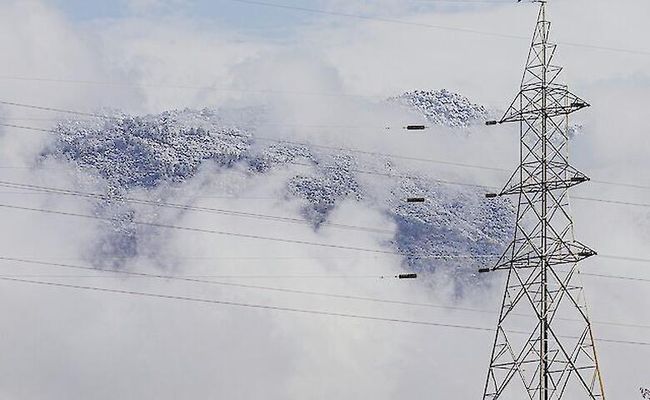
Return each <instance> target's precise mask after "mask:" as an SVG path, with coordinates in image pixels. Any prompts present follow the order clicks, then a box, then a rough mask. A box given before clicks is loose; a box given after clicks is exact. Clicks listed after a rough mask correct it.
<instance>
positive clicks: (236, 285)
mask: <svg viewBox="0 0 650 400" xmlns="http://www.w3.org/2000/svg"><path fill="white" fill-rule="evenodd" d="M0 261H9V262H15V263H23V264H33V265H42V266H48V267H56V268H64V269H73V270H83V271H91V272H104V273H110V274H112V275H114V276H115V275H127V276H130V277H140V278H155V279H160V280H164V281H170V280H173V281H182V282H189V283H201V284H207V285H217V286H226V287H234V288H240V289H257V290H266V291H272V292H284V293H291V294H299V295H308V296H318V297H329V298H337V299H345V300H359V301H365V302H376V303H387V304H397V305H406V306H415V307H428V308H437V309H446V310H458V311H466V312H475V313H484V314H495V312H494V311H490V310H485V309H480V308H474V307H461V306H451V305H441V304H433V303H423V302H414V301H406V300H394V299H381V298H375V297H368V296H357V295H349V294H338V293H327V292H319V291H309V290H302V289H290V288H277V287H269V286H261V285H251V284H242V283H237V282H224V281H214V280H209V279H203V278H205V277H206V276H186V275H168V274H157V273H146V272H137V271H129V270H124V269H111V268H101V267H92V266H84V265H76V264H68V263H58V262H57V263H54V262H47V261H43V260H33V259H26V258H17V257H7V256H0ZM405 275H408V274H398V275H363V276H352V277H350V276H336V277H337V278H344V279H348V278H355V277H363V278H374V279H387V278H395V279H410V278H407V277H405ZM0 276H1V277H12V278H17V277H22V278H37V277H39V276H36V275H26V276H8V275H7V274H0ZM45 277H49V278H78V277H76V276H71V275H58V276H45ZM83 277H88V278H98V277H99V278H106V275H93V276H88V275H85V276H83ZM207 277H208V278H209V277H210V276H207ZM211 277H215V278H224V277H233V278H242V277H246V275H243V276H242V275H213V276H211ZM265 277H269V278H276V279H277V278H282V277H283V276H281V275H280V276H274V275H265ZM308 277H309V275H308ZM323 277H327V276H318V278H323ZM605 277H610V278H611V276H608V275H605ZM623 279H627V278H625V277H624V278H623ZM649 281H650V280H649ZM522 316H523V315H522ZM565 320H567V321H572V320H571V319H566V318H565ZM594 323H596V324H600V325H611V326H620V327H632V328H642V329H650V325H643V324H632V323H621V322H611V321H594Z"/></svg>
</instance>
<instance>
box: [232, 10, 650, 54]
mask: <svg viewBox="0 0 650 400" xmlns="http://www.w3.org/2000/svg"><path fill="white" fill-rule="evenodd" d="M227 1H230V2H234V3H242V4H248V5H254V6H263V7H273V8H278V9H285V10H294V11H301V12H306V13H310V14H320V15H329V16H334V17H343V18H354V19H361V20H368V21H377V22H383V23H388V24H394V25H403V26H415V27H421V28H428V29H437V30H446V31H453V32H463V33H470V34H475V35H482V36H492V37H499V38H506V39H516V40H525V41H530V37H528V36H524V35H514V34H510V33H499V32H490V31H483V30H478V29H472V28H462V27H454V26H445V25H436V24H429V23H425V22H415V21H406V20H401V19H393V18H385V17H378V16H369V15H361V14H354V13H348V12H341V11H333V10H323V9H318V8H311V7H301V6H292V5H288V4H281V3H272V2H268V1H259V0H227ZM556 43H557V44H560V45H564V46H571V47H582V48H586V49H593V50H604V51H611V52H617V53H628V54H638V55H650V51H647V50H638V49H627V48H621V47H613V46H601V45H594V44H588V43H576V42H564V41H560V42H556Z"/></svg>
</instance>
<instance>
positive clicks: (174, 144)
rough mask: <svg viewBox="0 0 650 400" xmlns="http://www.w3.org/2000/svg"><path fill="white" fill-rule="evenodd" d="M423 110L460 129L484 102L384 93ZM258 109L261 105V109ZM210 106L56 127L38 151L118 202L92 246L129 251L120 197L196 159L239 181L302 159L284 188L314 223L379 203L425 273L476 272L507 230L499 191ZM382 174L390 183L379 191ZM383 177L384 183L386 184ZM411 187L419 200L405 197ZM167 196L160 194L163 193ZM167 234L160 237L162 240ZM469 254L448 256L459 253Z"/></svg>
mask: <svg viewBox="0 0 650 400" xmlns="http://www.w3.org/2000/svg"><path fill="white" fill-rule="evenodd" d="M390 101H391V102H399V103H400V104H401V105H402V106H408V107H410V108H411V110H412V111H413V112H417V113H421V114H422V115H423V116H424V117H425V118H426V119H427V120H428V121H430V123H431V124H439V125H444V126H448V127H452V128H465V127H468V126H470V125H471V124H473V123H476V122H480V121H482V120H484V119H485V118H486V117H487V111H486V110H485V108H483V107H481V106H479V105H476V104H473V103H472V102H470V101H469V100H468V99H466V98H465V97H463V96H461V95H458V94H454V93H451V92H448V91H446V90H441V91H428V92H426V91H414V92H408V93H405V94H403V95H401V96H398V97H395V98H392V99H390ZM258 111H259V110H258ZM235 114H236V117H232V115H233V112H232V111H229V112H222V111H214V110H173V111H168V112H164V113H162V114H159V115H147V116H129V115H124V114H117V115H114V116H113V117H111V118H108V119H99V120H94V121H67V122H61V123H59V125H58V126H57V128H56V130H57V132H58V134H59V135H58V138H57V140H56V141H55V142H54V144H52V145H51V146H50V147H48V148H46V149H44V151H43V152H42V158H44V159H47V158H55V159H58V160H66V161H67V162H70V163H73V164H75V165H76V166H77V167H78V168H79V169H80V170H82V171H85V173H87V174H90V175H92V176H95V177H96V178H97V179H99V180H100V181H102V182H104V183H105V186H106V187H107V193H108V194H110V195H111V196H114V197H115V201H111V202H98V203H97V207H96V210H97V213H98V214H101V215H108V216H111V217H116V216H117V217H119V219H120V222H119V223H115V224H111V225H110V226H109V227H108V228H107V230H106V231H107V232H106V235H104V237H103V239H101V240H100V243H98V244H97V247H96V249H95V250H94V252H95V255H96V259H101V258H106V257H105V256H106V255H113V256H114V255H118V256H121V257H133V256H136V255H137V254H138V252H139V251H140V250H139V246H138V241H139V240H141V239H142V235H146V234H151V233H150V232H149V233H145V232H143V230H142V229H140V228H139V227H136V226H133V224H131V223H130V222H131V221H132V220H134V219H142V218H144V216H142V215H136V214H137V213H136V212H135V211H134V210H133V209H132V208H131V207H130V206H129V205H128V204H126V203H124V202H120V201H119V198H120V196H123V195H127V194H128V193H129V192H130V191H132V190H134V189H137V190H140V191H142V190H145V191H147V190H155V189H158V188H160V187H161V186H164V185H172V186H173V185H176V186H182V185H183V184H184V182H186V181H187V180H188V179H190V178H192V177H194V176H195V175H196V174H197V172H198V171H199V169H200V168H201V167H202V166H205V165H210V166H211V167H212V168H216V169H217V170H229V169H235V168H237V169H238V170H240V171H243V173H242V175H241V176H242V179H244V180H245V179H248V178H253V177H257V176H260V175H264V174H269V173H272V172H274V171H275V170H278V169H282V168H284V169H286V168H287V167H288V166H296V165H297V166H302V167H306V168H299V169H297V172H294V173H292V175H291V176H290V177H289V178H288V179H287V180H286V182H285V189H284V193H283V194H282V196H284V197H285V198H286V199H288V200H294V201H298V202H299V203H300V204H302V217H303V218H304V219H305V221H306V222H309V223H310V224H311V225H312V226H313V228H314V229H319V227H320V226H321V225H323V224H326V223H327V222H328V218H329V216H330V213H331V212H332V211H333V210H335V209H336V207H337V206H338V205H339V204H340V203H341V202H343V201H346V200H351V201H355V202H360V203H364V204H367V205H368V206H370V207H373V208H375V209H379V210H381V211H382V212H383V213H384V214H385V215H387V216H388V217H389V218H391V219H392V220H393V221H394V222H395V225H396V227H397V229H396V232H395V235H394V237H392V238H389V240H387V241H386V243H384V244H383V245H385V246H390V247H392V248H393V249H395V250H396V251H398V252H400V253H402V254H403V255H404V257H403V260H404V267H405V268H406V269H409V270H414V271H419V272H425V271H431V270H433V269H435V268H446V269H448V271H449V272H450V274H451V275H452V276H455V277H457V279H458V282H459V283H463V282H466V281H468V280H473V279H474V276H475V271H476V268H477V267H478V266H479V265H482V263H483V262H484V261H485V259H484V258H481V256H484V255H486V254H495V253H499V252H500V251H501V250H502V249H503V247H504V244H505V242H506V241H507V240H508V237H509V230H510V227H511V226H512V223H513V222H512V220H513V210H512V209H511V207H510V205H509V203H507V202H505V201H501V200H500V199H497V200H495V201H485V200H484V196H483V189H480V188H475V187H471V186H450V185H446V184H443V183H440V182H437V181H435V180H432V179H429V178H427V177H426V176H413V175H408V176H407V175H406V174H404V173H403V171H401V170H400V169H399V167H397V166H396V165H399V164H398V163H395V162H394V161H395V160H391V159H390V157H388V156H386V157H383V158H382V159H377V158H376V157H375V158H369V157H366V156H364V155H363V154H357V153H355V152H348V151H337V150H332V149H329V148H322V147H313V146H309V145H307V144H297V143H294V142H282V141H268V140H260V139H258V138H257V134H258V132H259V129H257V128H256V126H257V123H258V122H259V121H257V120H256V118H259V115H260V113H259V112H256V111H255V110H244V111H241V110H240V112H236V113H235ZM367 174H378V175H381V176H382V177H383V178H385V179H382V181H384V180H388V187H389V190H376V189H377V188H375V187H374V185H375V184H374V183H373V182H375V181H373V180H372V179H364V177H365V176H366V175H367ZM385 184H386V183H382V185H385ZM414 193H417V194H419V195H422V196H424V197H426V199H427V201H426V202H425V203H406V202H405V201H404V199H405V198H407V197H409V196H410V195H412V194H414ZM163 200H164V199H163ZM161 240H163V239H161ZM468 254H472V255H476V257H473V258H472V257H470V258H454V257H445V256H448V255H457V256H458V257H465V256H466V255H468Z"/></svg>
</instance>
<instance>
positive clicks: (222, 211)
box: [0, 180, 394, 235]
mask: <svg viewBox="0 0 650 400" xmlns="http://www.w3.org/2000/svg"><path fill="white" fill-rule="evenodd" d="M0 187H9V188H16V189H24V190H33V191H40V192H45V193H51V194H61V195H67V196H75V197H85V198H91V199H99V200H105V201H117V202H121V201H123V202H126V203H132V204H142V205H147V206H153V207H165V208H171V209H178V210H183V211H195V212H207V213H214V214H221V215H227V216H234V217H243V218H253V219H262V220H268V221H279V222H286V223H292V224H299V225H309V226H311V225H312V224H311V223H310V222H309V221H306V220H304V219H299V218H292V217H283V216H277V215H269V214H262V213H252V212H244V211H235V210H227V209H223V208H212V207H198V206H189V205H184V204H178V203H167V202H162V201H151V200H145V199H137V198H133V197H111V196H108V195H104V194H101V193H88V192H81V191H77V190H69V189H61V188H52V187H46V186H38V185H29V184H23V183H16V182H8V181H2V180H0ZM322 226H324V227H330V228H336V229H346V230H353V231H363V232H370V233H381V234H390V235H392V234H394V231H392V230H388V229H381V228H371V227H363V226H356V225H348V224H338V223H333V222H326V223H323V224H322Z"/></svg>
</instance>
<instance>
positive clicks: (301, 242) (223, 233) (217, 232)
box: [0, 204, 400, 254]
mask: <svg viewBox="0 0 650 400" xmlns="http://www.w3.org/2000/svg"><path fill="white" fill-rule="evenodd" d="M0 207H2V208H6V209H13V210H22V211H33V212H41V213H46V214H52V215H63V216H69V217H78V218H85V219H94V220H100V221H111V222H128V223H129V224H134V225H142V226H151V227H154V228H165V229H173V230H181V231H188V232H196V233H208V234H213V235H221V236H233V237H239V238H244V239H256V240H267V241H273V242H282V243H291V244H299V245H306V246H315V247H327V248H333V249H340V250H352V251H361V252H368V253H379V254H400V253H397V252H395V251H391V250H382V249H371V248H365V247H355V246H347V245H338V244H328V243H320V242H312V241H308V240H298V239H282V238H277V237H272V236H264V235H255V234H247V233H236V232H228V231H220V230H213V229H203V228H193V227H188V226H179V225H170V224H162V223H156V222H145V221H122V220H120V219H119V218H111V217H101V216H98V215H88V214H78V213H72V212H65V211H55V210H47V209H43V208H31V207H22V206H16V205H9V204H0Z"/></svg>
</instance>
